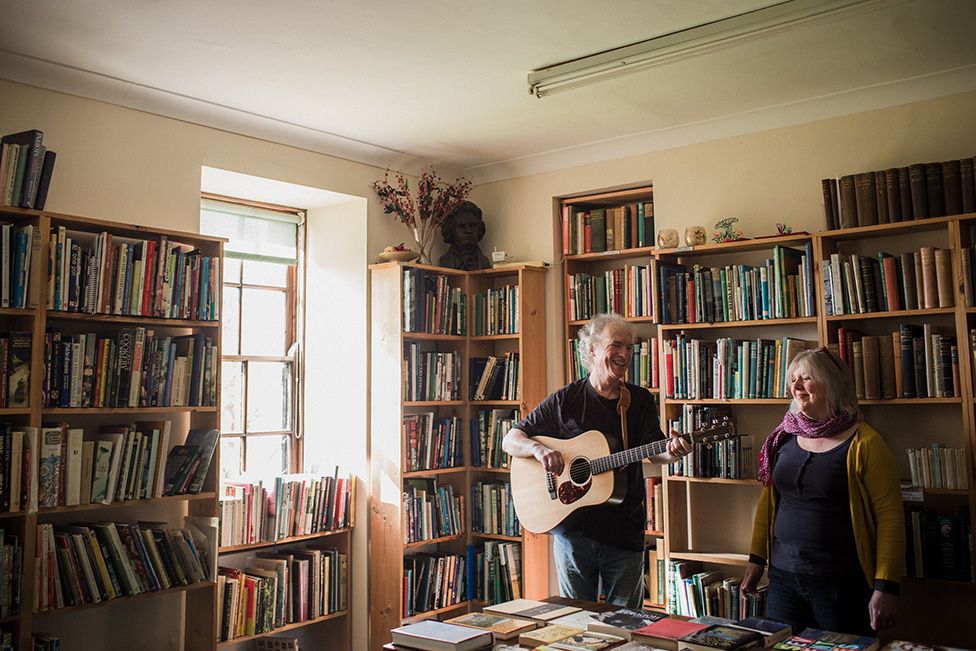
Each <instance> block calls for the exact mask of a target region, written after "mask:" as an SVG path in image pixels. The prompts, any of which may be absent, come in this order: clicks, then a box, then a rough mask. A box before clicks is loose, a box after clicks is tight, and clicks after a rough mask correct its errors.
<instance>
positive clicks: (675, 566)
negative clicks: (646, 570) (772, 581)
mask: <svg viewBox="0 0 976 651" xmlns="http://www.w3.org/2000/svg"><path fill="white" fill-rule="evenodd" d="M666 583H667V588H666V589H667V605H668V612H669V613H672V614H676V615H684V616H686V617H701V616H703V615H711V616H714V617H725V618H728V619H732V620H740V619H745V618H746V617H763V616H764V615H765V613H766V593H767V590H766V585H760V586H759V587H758V588H757V590H756V592H755V593H754V594H746V593H745V592H742V591H741V590H740V589H739V586H740V584H741V583H742V579H741V578H740V577H726V576H725V575H724V574H723V573H722V572H720V571H706V570H704V569H703V567H702V564H701V563H700V562H699V561H669V562H668V565H667V578H666Z"/></svg>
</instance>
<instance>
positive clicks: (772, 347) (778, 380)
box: [663, 334, 810, 400]
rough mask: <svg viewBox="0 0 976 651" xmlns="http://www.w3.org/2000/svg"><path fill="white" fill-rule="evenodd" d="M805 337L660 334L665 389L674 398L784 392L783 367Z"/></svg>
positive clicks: (750, 396) (804, 343)
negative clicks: (707, 338)
mask: <svg viewBox="0 0 976 651" xmlns="http://www.w3.org/2000/svg"><path fill="white" fill-rule="evenodd" d="M809 346H810V342H807V341H803V340H801V339H795V338H793V337H782V338H780V339H756V340H743V339H731V338H727V337H723V338H720V339H717V340H716V341H705V340H701V339H688V338H687V337H686V336H685V335H684V334H679V335H677V337H676V338H675V339H666V340H664V346H663V347H664V364H665V366H664V368H665V389H666V392H667V393H666V395H667V397H668V398H676V399H679V400H680V399H690V400H699V399H718V400H728V399H745V398H748V399H756V398H787V397H789V395H790V392H789V378H788V377H787V376H786V370H787V368H788V367H789V364H790V362H791V361H792V360H793V358H794V357H795V356H796V355H797V353H799V352H800V351H802V350H805V349H806V348H808V347H809Z"/></svg>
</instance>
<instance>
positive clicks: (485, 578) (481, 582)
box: [467, 540, 522, 605]
mask: <svg viewBox="0 0 976 651" xmlns="http://www.w3.org/2000/svg"><path fill="white" fill-rule="evenodd" d="M467 554H468V557H467V567H468V568H469V572H471V573H472V574H473V576H472V575H469V576H468V586H471V587H472V588H473V594H470V595H469V597H468V598H469V599H477V600H478V601H481V602H482V603H484V604H488V605H491V604H497V603H503V602H506V601H510V600H512V599H519V598H520V597H521V596H522V546H521V544H520V543H516V542H500V541H496V540H488V541H485V544H484V547H483V548H480V549H479V548H478V547H476V546H475V545H468V548H467Z"/></svg>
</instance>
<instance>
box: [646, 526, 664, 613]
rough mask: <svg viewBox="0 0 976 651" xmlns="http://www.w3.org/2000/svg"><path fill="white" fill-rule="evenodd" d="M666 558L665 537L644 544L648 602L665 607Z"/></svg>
mask: <svg viewBox="0 0 976 651" xmlns="http://www.w3.org/2000/svg"><path fill="white" fill-rule="evenodd" d="M661 526H662V530H663V523H662V525H661ZM665 563H666V559H665V556H664V538H663V537H657V538H654V539H653V540H652V541H651V542H650V543H645V545H644V588H645V590H644V596H645V598H646V599H647V601H648V602H650V603H652V604H654V605H655V606H657V607H660V608H664V599H665V595H666V594H667V591H666V588H665V585H664V584H665V580H666V578H667V570H666V566H665Z"/></svg>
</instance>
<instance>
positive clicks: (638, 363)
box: [568, 337, 661, 389]
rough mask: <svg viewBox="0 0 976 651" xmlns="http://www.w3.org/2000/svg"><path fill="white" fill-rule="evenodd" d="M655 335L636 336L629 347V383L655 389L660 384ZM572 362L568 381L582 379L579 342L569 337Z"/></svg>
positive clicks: (583, 374) (584, 373) (585, 373)
mask: <svg viewBox="0 0 976 651" xmlns="http://www.w3.org/2000/svg"><path fill="white" fill-rule="evenodd" d="M657 341H658V340H657V337H651V338H649V339H642V338H637V339H636V340H635V341H634V345H633V346H632V347H631V358H630V369H629V370H628V371H627V381H628V382H630V383H631V384H636V385H637V386H641V387H644V388H645V389H656V388H657V387H658V386H660V384H661V382H660V377H661V370H660V362H659V359H658V355H659V353H658V348H657ZM568 345H569V351H570V356H571V358H572V364H571V365H570V367H569V370H570V381H572V382H575V381H576V380H582V379H583V378H584V377H586V375H587V372H586V369H585V368H583V362H582V355H583V352H584V351H582V350H580V342H579V340H578V339H570V340H569V342H568Z"/></svg>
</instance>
